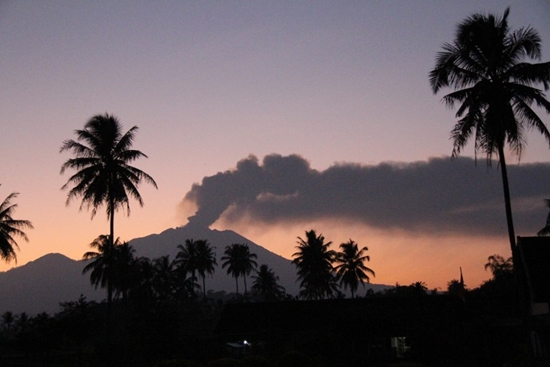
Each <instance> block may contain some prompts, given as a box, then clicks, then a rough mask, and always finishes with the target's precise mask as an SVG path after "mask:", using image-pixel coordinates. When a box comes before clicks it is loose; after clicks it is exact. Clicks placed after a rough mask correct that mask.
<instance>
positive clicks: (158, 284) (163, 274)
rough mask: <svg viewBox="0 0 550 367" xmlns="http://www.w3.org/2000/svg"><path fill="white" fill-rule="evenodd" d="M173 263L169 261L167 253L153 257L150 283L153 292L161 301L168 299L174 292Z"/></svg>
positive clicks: (174, 276)
mask: <svg viewBox="0 0 550 367" xmlns="http://www.w3.org/2000/svg"><path fill="white" fill-rule="evenodd" d="M174 264H175V263H174V262H172V261H170V256H169V255H165V256H161V257H159V258H156V259H153V278H152V284H153V289H154V291H155V294H156V295H157V297H158V298H159V299H160V300H161V301H167V300H170V299H171V298H172V295H173V294H174V292H175V283H176V282H175V280H176V275H175V272H174Z"/></svg>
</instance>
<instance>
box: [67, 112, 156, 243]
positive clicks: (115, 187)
mask: <svg viewBox="0 0 550 367" xmlns="http://www.w3.org/2000/svg"><path fill="white" fill-rule="evenodd" d="M137 130H138V127H137V126H134V127H132V128H131V129H130V130H128V131H127V132H126V133H124V134H123V132H122V125H121V124H120V122H119V121H118V119H117V118H116V117H114V116H113V115H108V114H105V115H96V116H94V117H92V118H91V119H90V120H89V121H88V122H87V123H86V124H85V125H84V129H82V130H76V131H75V134H76V137H77V138H76V140H72V139H68V140H65V141H64V142H63V145H62V146H61V150H60V151H61V152H64V151H70V152H72V153H74V155H75V158H70V159H68V160H67V161H65V163H63V165H62V166H61V174H63V173H64V172H65V171H66V170H68V169H73V170H76V173H75V174H73V175H72V176H71V177H70V178H69V180H68V181H67V183H66V184H65V185H63V187H62V189H64V190H65V189H68V188H69V186H72V188H71V189H70V190H69V193H68V195H67V202H66V204H67V205H68V204H69V203H70V202H71V200H73V199H76V198H78V197H81V198H82V202H81V204H80V209H82V208H83V207H84V206H86V208H87V209H90V208H91V209H92V218H93V217H94V216H95V214H96V213H97V209H98V208H100V207H101V206H103V205H105V207H106V209H107V218H108V219H109V221H110V223H109V229H110V231H109V238H110V239H111V243H110V246H111V247H114V242H112V241H114V238H115V236H114V232H115V230H114V227H115V212H116V211H117V210H118V209H122V210H125V211H126V213H127V214H128V215H129V214H130V197H132V198H134V199H135V200H137V202H138V203H139V205H140V206H143V199H142V197H141V195H140V193H139V191H138V186H139V184H140V183H141V182H142V181H145V182H147V183H150V184H152V185H153V186H154V187H155V188H157V184H156V182H155V180H154V179H153V178H152V177H151V176H149V175H148V174H147V173H145V172H143V171H141V170H139V169H137V168H135V167H133V166H131V165H130V163H132V162H133V161H135V160H137V159H139V158H143V157H145V158H147V156H146V155H145V154H143V153H142V152H140V151H139V150H134V149H131V147H132V144H133V142H134V138H135V134H136V133H137Z"/></svg>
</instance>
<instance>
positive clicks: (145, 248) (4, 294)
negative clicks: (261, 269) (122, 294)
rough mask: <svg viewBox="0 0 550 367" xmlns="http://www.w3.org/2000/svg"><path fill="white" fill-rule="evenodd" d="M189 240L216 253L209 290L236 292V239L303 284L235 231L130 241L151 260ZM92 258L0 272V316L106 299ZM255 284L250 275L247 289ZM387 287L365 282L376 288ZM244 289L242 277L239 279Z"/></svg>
mask: <svg viewBox="0 0 550 367" xmlns="http://www.w3.org/2000/svg"><path fill="white" fill-rule="evenodd" d="M186 239H195V240H199V239H206V240H207V241H208V242H209V243H210V244H211V245H212V246H213V247H214V248H215V253H216V260H217V264H218V265H217V267H216V270H215V272H214V274H213V275H212V276H207V277H206V289H207V290H214V291H226V292H228V293H231V292H234V291H235V278H233V277H231V276H230V275H229V274H227V271H226V269H223V268H222V262H221V257H222V256H223V252H224V249H225V246H228V245H231V244H233V243H246V244H247V245H248V246H249V247H250V251H251V252H252V253H255V254H256V255H257V256H258V257H257V259H256V262H257V264H258V266H260V265H261V264H267V265H268V266H269V267H270V268H272V269H273V271H274V272H275V274H276V275H277V276H278V277H279V284H281V285H282V286H283V287H285V290H286V292H287V293H288V294H291V295H297V294H298V292H299V283H298V282H297V281H296V269H295V267H294V265H293V264H292V262H291V260H289V259H286V258H284V257H282V256H280V255H278V254H276V253H274V252H271V251H269V250H267V249H266V248H264V247H262V246H260V245H258V244H256V243H254V242H253V241H250V240H249V239H247V238H245V237H243V236H241V235H240V234H238V233H236V232H234V231H232V230H222V231H219V230H215V229H214V230H213V229H210V228H205V227H199V226H193V225H186V226H181V227H176V228H168V229H166V230H164V231H162V232H160V233H155V234H150V235H148V236H144V237H139V238H134V239H132V240H130V241H129V242H130V244H131V245H132V247H133V248H134V249H135V250H136V254H135V255H136V256H139V257H143V256H144V257H148V258H150V259H153V258H157V257H160V256H165V255H168V256H169V257H170V260H173V259H174V258H175V256H176V254H177V246H178V245H179V244H183V243H185V240H186ZM87 261H89V260H73V259H70V258H69V257H67V256H65V255H63V254H60V253H49V254H46V255H44V256H42V257H40V258H38V259H36V260H33V261H30V262H28V263H27V264H25V265H22V266H19V267H16V268H13V269H10V270H8V271H6V272H0V314H1V313H3V312H5V311H11V312H13V313H15V314H18V313H21V312H26V313H28V314H30V315H35V314H38V313H41V312H47V313H49V314H55V313H57V312H59V311H60V306H59V303H60V302H68V301H75V300H77V299H78V298H79V297H80V296H81V295H83V296H84V297H86V299H87V300H89V301H102V300H103V299H105V290H104V289H95V288H94V287H93V286H92V285H91V284H90V278H89V274H85V275H83V274H82V269H83V268H84V266H85V264H86V262H87ZM251 284H252V279H251V277H250V276H249V277H247V285H248V289H250V287H251ZM386 287H387V286H384V285H378V284H367V285H366V286H365V288H364V289H365V291H366V289H368V288H373V289H374V290H375V291H376V290H379V289H383V288H386ZM239 290H240V291H241V292H242V291H243V290H244V288H243V287H242V279H239Z"/></svg>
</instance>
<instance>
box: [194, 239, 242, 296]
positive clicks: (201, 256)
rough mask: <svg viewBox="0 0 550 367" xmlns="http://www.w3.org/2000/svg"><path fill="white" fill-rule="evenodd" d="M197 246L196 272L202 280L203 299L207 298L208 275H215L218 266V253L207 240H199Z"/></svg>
mask: <svg viewBox="0 0 550 367" xmlns="http://www.w3.org/2000/svg"><path fill="white" fill-rule="evenodd" d="M196 246H197V247H196V250H197V253H196V254H197V262H196V270H197V272H198V273H199V275H200V276H201V278H202V293H203V297H204V298H206V280H205V279H206V274H210V275H212V274H214V271H215V268H214V267H215V266H217V265H218V263H217V261H216V253H215V252H214V249H215V248H213V247H212V246H210V243H208V241H207V240H198V241H197V242H196ZM245 284H246V280H245Z"/></svg>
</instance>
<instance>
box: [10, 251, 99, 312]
mask: <svg viewBox="0 0 550 367" xmlns="http://www.w3.org/2000/svg"><path fill="white" fill-rule="evenodd" d="M84 266H85V262H84V261H77V260H73V259H69V258H68V257H66V256H65V255H61V254H57V253H56V254H47V255H44V256H42V257H41V258H38V259H36V260H34V261H31V262H28V263H27V264H25V265H23V266H20V267H16V268H13V269H11V270H8V271H6V272H2V273H0V313H3V312H5V311H12V312H13V313H16V314H19V313H21V312H26V313H28V314H29V315H36V314H38V313H40V312H47V313H48V314H55V313H56V312H58V311H60V307H59V303H60V302H67V301H76V300H77V299H78V297H79V296H80V295H81V294H82V295H83V296H85V297H86V299H88V300H101V299H102V298H104V297H105V296H104V294H105V292H104V291H103V290H101V289H99V290H95V289H94V287H92V286H91V285H90V278H89V277H88V276H86V275H82V269H83V268H84Z"/></svg>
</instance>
